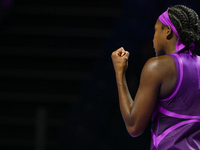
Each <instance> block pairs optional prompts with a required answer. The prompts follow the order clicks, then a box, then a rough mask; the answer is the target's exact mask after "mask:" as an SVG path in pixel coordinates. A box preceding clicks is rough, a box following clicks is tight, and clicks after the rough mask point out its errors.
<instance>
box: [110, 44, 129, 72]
mask: <svg viewBox="0 0 200 150" xmlns="http://www.w3.org/2000/svg"><path fill="white" fill-rule="evenodd" d="M129 55H130V54H129V52H128V51H125V50H124V48H123V47H121V48H119V49H117V50H116V51H114V52H113V53H112V55H111V58H112V61H113V66H114V69H115V73H116V74H120V75H122V74H124V73H125V71H126V69H127V68H128V58H129Z"/></svg>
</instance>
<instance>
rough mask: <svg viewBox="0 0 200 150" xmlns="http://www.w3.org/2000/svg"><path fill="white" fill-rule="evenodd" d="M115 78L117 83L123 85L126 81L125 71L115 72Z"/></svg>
mask: <svg viewBox="0 0 200 150" xmlns="http://www.w3.org/2000/svg"><path fill="white" fill-rule="evenodd" d="M116 80H117V84H118V85H124V83H125V81H126V76H125V73H116Z"/></svg>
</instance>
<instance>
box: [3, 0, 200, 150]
mask: <svg viewBox="0 0 200 150" xmlns="http://www.w3.org/2000/svg"><path fill="white" fill-rule="evenodd" d="M175 4H185V5H187V6H189V7H191V8H193V9H194V10H195V11H196V12H197V13H198V14H199V10H200V8H199V7H200V1H197V0H196V1H195V0H194V1H191V0H190V1H189V0H165V1H156V0H87V1H82V0H67V1H64V0H57V1H55V0H30V1H27V0H0V66H1V68H0V149H1V150H77V149H78V150H79V149H81V150H88V149H99V150H102V149H105V150H107V149H108V150H113V149H119V150H147V149H149V146H150V138H151V135H150V123H149V125H148V127H147V129H146V130H145V132H144V133H143V135H141V136H140V137H137V138H132V137H131V136H130V135H129V134H128V133H127V131H126V129H125V125H124V123H123V120H122V117H121V114H120V110H119V103H118V95H117V87H116V83H115V73H114V69H113V66H112V62H111V58H110V55H111V53H112V51H114V50H116V49H117V48H119V47H121V46H123V47H124V49H125V50H128V51H129V52H130V53H131V55H130V59H129V68H128V71H127V80H128V85H129V88H130V92H131V94H132V96H133V97H134V95H135V93H136V90H137V87H138V82H139V77H140V72H141V70H142V66H143V65H144V63H145V62H146V61H147V60H148V59H149V58H150V57H153V56H155V54H154V49H153V43H152V40H153V34H154V25H155V22H156V20H157V18H158V16H159V15H160V14H161V13H162V12H164V11H165V10H166V9H167V7H168V6H171V5H175Z"/></svg>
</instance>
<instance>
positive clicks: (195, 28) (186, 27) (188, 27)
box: [168, 5, 200, 48]
mask: <svg viewBox="0 0 200 150" xmlns="http://www.w3.org/2000/svg"><path fill="white" fill-rule="evenodd" d="M168 12H169V18H170V20H171V22H172V23H173V24H174V26H175V27H176V29H177V31H178V33H179V36H180V40H181V42H182V43H183V44H185V45H186V48H189V46H190V44H191V43H195V44H196V47H199V43H200V35H199V32H200V25H199V17H198V15H197V13H196V12H195V11H194V10H192V9H190V8H188V7H186V6H183V5H175V6H173V7H170V8H169V9H168Z"/></svg>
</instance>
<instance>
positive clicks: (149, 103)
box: [112, 48, 164, 137]
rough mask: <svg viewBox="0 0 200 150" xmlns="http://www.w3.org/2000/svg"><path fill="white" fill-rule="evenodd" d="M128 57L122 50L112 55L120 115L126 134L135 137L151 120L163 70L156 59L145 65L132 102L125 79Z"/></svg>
mask: <svg viewBox="0 0 200 150" xmlns="http://www.w3.org/2000/svg"><path fill="white" fill-rule="evenodd" d="M128 57H129V53H128V52H127V51H124V49H123V48H120V49H118V50H117V51H115V52H113V53H112V60H113V65H114V68H115V73H116V81H117V87H118V94H119V103H120V110H121V114H122V117H123V119H124V122H125V125H126V128H127V130H128V132H129V133H130V135H131V136H133V137H136V136H139V135H140V134H142V133H143V131H144V129H145V128H146V126H147V124H148V121H149V119H150V118H151V115H152V113H153V110H154V107H155V104H156V100H157V98H158V95H159V90H160V87H161V85H162V82H163V79H164V72H163V70H164V69H162V68H163V66H162V64H159V62H160V61H159V59H158V58H152V59H150V60H149V61H148V62H147V63H146V64H145V66H144V68H143V70H142V73H141V78H140V85H139V88H138V91H137V93H136V96H135V98H134V101H133V99H132V98H131V95H130V93H129V90H128V86H127V83H126V77H125V71H126V68H127V66H128V64H127V61H128Z"/></svg>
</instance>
